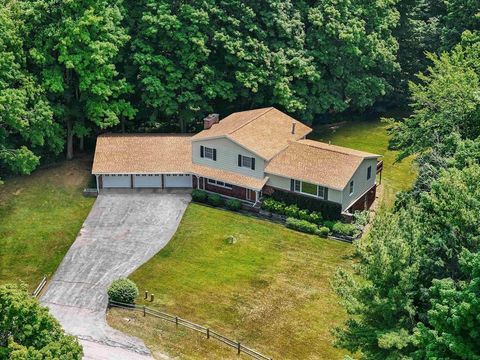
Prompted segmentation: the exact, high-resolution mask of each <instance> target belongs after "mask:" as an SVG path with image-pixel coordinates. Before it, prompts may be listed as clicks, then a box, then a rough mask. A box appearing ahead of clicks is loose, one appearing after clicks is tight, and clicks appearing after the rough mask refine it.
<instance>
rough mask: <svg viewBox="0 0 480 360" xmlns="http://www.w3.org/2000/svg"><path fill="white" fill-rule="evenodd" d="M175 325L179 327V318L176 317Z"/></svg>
mask: <svg viewBox="0 0 480 360" xmlns="http://www.w3.org/2000/svg"><path fill="white" fill-rule="evenodd" d="M175 325H176V326H178V316H175Z"/></svg>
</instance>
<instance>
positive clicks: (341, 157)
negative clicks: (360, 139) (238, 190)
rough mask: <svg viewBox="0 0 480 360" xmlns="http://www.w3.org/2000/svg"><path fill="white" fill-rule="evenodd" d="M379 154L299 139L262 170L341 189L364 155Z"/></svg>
mask: <svg viewBox="0 0 480 360" xmlns="http://www.w3.org/2000/svg"><path fill="white" fill-rule="evenodd" d="M379 156H380V155H375V154H370V153H366V152H363V151H358V150H353V149H348V148H344V147H340V146H335V145H329V144H325V143H322V142H318V141H313V140H299V141H296V142H293V143H291V144H290V145H289V146H288V147H287V148H286V149H285V150H284V151H283V152H281V153H280V154H278V155H277V156H276V157H274V158H273V159H272V160H271V161H270V162H269V164H268V165H267V167H266V169H265V172H266V173H268V174H274V175H280V176H283V177H287V178H292V179H298V180H303V181H308V182H312V183H315V184H319V185H323V186H326V187H329V188H333V189H338V190H341V189H343V188H344V187H345V186H346V185H347V183H348V181H350V179H351V177H352V175H353V174H354V173H355V171H356V170H357V168H358V167H359V166H360V164H361V163H362V161H363V160H364V159H367V158H377V157H379Z"/></svg>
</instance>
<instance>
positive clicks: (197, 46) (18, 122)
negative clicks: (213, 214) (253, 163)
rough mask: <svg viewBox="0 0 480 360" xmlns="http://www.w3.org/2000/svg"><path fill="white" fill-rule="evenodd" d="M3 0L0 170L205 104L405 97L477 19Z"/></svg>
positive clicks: (274, 2)
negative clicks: (437, 58) (410, 83)
mask: <svg viewBox="0 0 480 360" xmlns="http://www.w3.org/2000/svg"><path fill="white" fill-rule="evenodd" d="M1 2H2V4H1V5H2V6H1V9H0V17H1V21H0V32H1V33H0V174H1V175H2V176H0V177H5V176H9V175H12V174H28V173H30V172H31V171H32V170H33V169H35V168H36V167H38V166H39V164H41V163H48V162H49V161H53V160H54V159H58V158H59V157H63V156H66V157H67V158H68V159H71V158H72V157H73V156H74V153H75V152H76V151H82V150H83V149H84V146H85V143H86V142H87V143H90V144H93V143H94V139H95V138H96V135H98V134H99V133H101V132H106V131H111V132H120V131H127V132H180V131H181V132H191V131H195V130H197V129H198V124H199V123H200V120H201V119H202V118H203V117H204V116H205V115H206V114H208V113H209V112H219V113H220V114H221V115H226V114H228V113H230V112H232V111H239V110H247V109H250V108H254V107H262V106H276V107H278V108H279V109H281V110H282V111H286V112H288V113H289V114H291V115H292V116H294V117H297V118H298V119H300V120H302V121H304V122H308V123H312V122H322V121H332V118H334V116H335V115H336V114H342V113H347V114H348V113H352V112H357V113H358V112H365V113H375V112H378V111H382V110H385V109H388V108H392V107H402V106H406V105H407V104H408V99H409V96H410V91H414V90H413V89H412V90H409V87H408V82H409V81H412V80H413V81H417V80H419V81H423V80H425V79H423V80H422V78H421V77H420V78H417V74H418V73H423V72H425V71H426V70H427V68H428V66H431V65H432V63H433V61H434V59H433V57H435V56H436V55H439V54H442V53H444V52H447V51H450V50H451V49H452V48H453V47H454V46H456V45H457V44H458V43H459V42H460V41H462V40H461V36H462V33H464V32H465V31H466V34H465V39H464V40H463V41H464V42H467V41H470V42H473V41H474V40H472V36H473V35H472V34H471V32H472V31H475V30H476V29H478V23H479V19H478V3H477V2H476V1H475V0H469V1H464V0H443V1H440V2H439V1H433V0H398V1H397V0H382V1H375V2H367V3H365V2H363V1H351V0H322V1H304V0H302V1H283V0H268V1H262V2H258V1H242V2H239V1H234V0H202V1H196V0H193V1H188V2H183V1H163V0H141V1H120V0H101V1H99V0H81V1H70V0H20V1H18V0H1ZM467 38H468V39H467ZM424 76H428V75H424ZM470 81H472V79H471V80H470ZM418 86H422V85H418ZM397 140H398V141H397V142H402V140H401V139H400V138H399V139H397ZM404 141H407V140H404Z"/></svg>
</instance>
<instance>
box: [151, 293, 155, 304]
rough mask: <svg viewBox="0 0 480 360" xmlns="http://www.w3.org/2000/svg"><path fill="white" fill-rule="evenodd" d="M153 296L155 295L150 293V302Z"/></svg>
mask: <svg viewBox="0 0 480 360" xmlns="http://www.w3.org/2000/svg"><path fill="white" fill-rule="evenodd" d="M154 298H155V295H154V294H150V302H152V301H153V300H154Z"/></svg>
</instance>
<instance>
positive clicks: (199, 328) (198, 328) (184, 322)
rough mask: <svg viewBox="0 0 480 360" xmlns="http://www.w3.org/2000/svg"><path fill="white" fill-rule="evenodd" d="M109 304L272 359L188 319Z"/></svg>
mask: <svg viewBox="0 0 480 360" xmlns="http://www.w3.org/2000/svg"><path fill="white" fill-rule="evenodd" d="M109 306H110V307H118V308H122V309H129V310H134V311H141V312H143V316H147V315H150V316H154V317H156V318H159V319H163V320H165V321H169V322H171V323H174V324H175V325H176V326H183V327H186V328H188V329H191V330H194V331H197V332H199V333H202V334H204V335H206V337H207V339H215V340H218V341H220V342H222V343H224V344H226V345H228V346H230V347H232V348H234V349H235V350H236V351H237V354H241V353H244V354H245V355H248V356H250V357H252V358H254V359H258V360H272V358H269V357H268V356H265V355H263V354H260V353H259V352H258V351H256V350H253V349H250V348H248V347H246V346H245V345H243V344H241V343H240V342H238V341H235V340H232V339H229V338H227V337H226V336H223V335H221V334H219V333H217V332H215V331H213V330H211V329H210V328H207V327H204V326H201V325H198V324H195V323H193V322H190V321H188V320H185V319H182V318H180V317H178V316H174V315H170V314H167V313H164V312H161V311H158V310H154V309H151V308H148V307H146V306H140V305H132V304H125V303H121V302H117V301H111V300H110V301H109Z"/></svg>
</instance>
